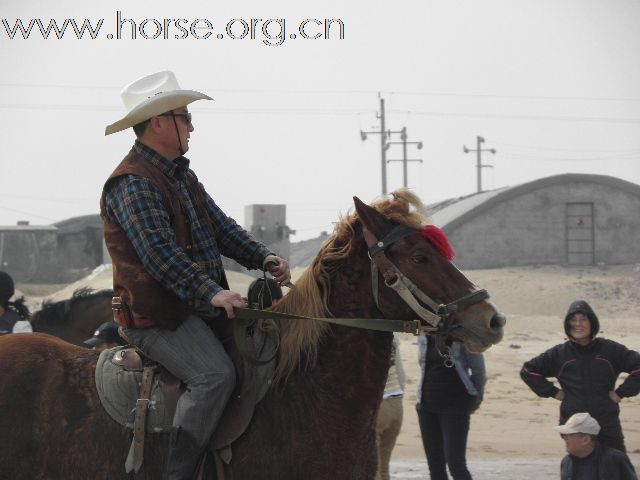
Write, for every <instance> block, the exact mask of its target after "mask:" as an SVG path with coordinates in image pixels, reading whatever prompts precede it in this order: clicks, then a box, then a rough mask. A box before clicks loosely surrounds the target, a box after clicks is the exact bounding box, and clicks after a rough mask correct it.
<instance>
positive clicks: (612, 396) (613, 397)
mask: <svg viewBox="0 0 640 480" xmlns="http://www.w3.org/2000/svg"><path fill="white" fill-rule="evenodd" d="M609 398H610V399H611V401H613V403H620V402H621V401H622V399H621V398H620V395H618V394H617V393H616V392H615V391H614V390H611V391H610V392H609Z"/></svg>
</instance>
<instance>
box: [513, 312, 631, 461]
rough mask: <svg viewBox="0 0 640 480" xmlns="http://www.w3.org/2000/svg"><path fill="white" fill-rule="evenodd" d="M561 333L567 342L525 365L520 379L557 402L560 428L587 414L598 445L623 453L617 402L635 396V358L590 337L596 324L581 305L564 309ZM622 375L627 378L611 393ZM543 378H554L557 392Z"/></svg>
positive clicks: (619, 346)
mask: <svg viewBox="0 0 640 480" xmlns="http://www.w3.org/2000/svg"><path fill="white" fill-rule="evenodd" d="M564 330H565V332H566V334H567V337H568V340H567V341H566V342H565V343H563V344H560V345H556V346H555V347H553V348H551V349H549V350H547V351H546V352H544V353H542V354H541V355H538V356H537V357H535V358H533V359H531V360H529V361H528V362H525V363H524V365H523V367H522V370H521V371H520V377H521V378H522V380H524V382H525V383H526V384H527V385H528V386H529V388H531V390H533V391H534V392H535V393H536V394H537V395H538V396H540V397H549V398H551V397H552V398H555V399H557V400H559V401H560V402H562V403H561V404H560V423H564V422H566V421H567V419H568V418H569V417H570V416H571V415H573V414H575V413H578V412H588V413H589V414H591V415H592V416H593V417H594V418H595V419H596V420H597V421H598V423H599V424H600V427H601V430H600V433H599V435H598V440H599V441H600V442H601V443H602V444H603V445H606V446H609V447H612V448H616V449H618V450H621V451H623V452H625V451H626V448H625V445H624V435H623V433H622V426H621V425H620V406H619V403H620V400H621V399H622V398H626V397H632V396H634V395H637V394H638V393H639V392H640V354H639V353H638V352H636V351H633V350H629V349H628V348H627V347H625V346H624V345H622V344H620V343H617V342H614V341H613V340H608V339H604V338H596V335H597V333H598V331H599V330H600V322H599V320H598V317H597V316H596V314H595V313H594V311H593V309H592V308H591V306H589V304H588V303H587V302H585V301H584V300H578V301H575V302H573V303H572V304H571V305H570V307H569V310H568V312H567V315H566V316H565V320H564ZM622 372H626V373H628V374H629V376H628V377H627V379H626V380H625V381H624V382H623V383H622V384H621V385H620V386H619V387H618V388H615V385H616V380H617V379H618V376H619V375H620V373H622ZM548 377H555V378H556V379H557V380H558V382H559V383H560V387H561V388H558V387H556V386H555V385H554V384H553V383H552V382H551V381H549V380H548V379H547V378H548Z"/></svg>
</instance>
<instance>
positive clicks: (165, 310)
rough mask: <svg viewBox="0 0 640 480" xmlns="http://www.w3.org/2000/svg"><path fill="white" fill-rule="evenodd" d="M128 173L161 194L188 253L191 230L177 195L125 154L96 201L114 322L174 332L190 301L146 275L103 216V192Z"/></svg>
mask: <svg viewBox="0 0 640 480" xmlns="http://www.w3.org/2000/svg"><path fill="white" fill-rule="evenodd" d="M131 174H133V175H138V176H141V177H144V178H146V179H148V180H149V181H151V183H153V185H154V186H155V187H156V188H158V190H159V191H160V192H161V193H162V196H163V198H164V202H165V205H166V207H167V211H168V212H169V215H170V217H171V226H172V227H173V230H174V232H175V235H176V243H177V244H178V246H179V247H181V248H182V249H183V250H184V251H185V252H187V254H188V253H189V252H190V250H191V243H192V241H191V230H190V228H189V223H188V221H187V217H186V215H185V213H184V211H183V210H182V207H181V205H180V201H179V196H178V192H177V191H176V190H175V188H174V187H172V185H171V183H170V182H169V179H168V178H167V177H166V176H165V175H164V174H163V173H162V172H161V171H160V170H159V169H157V168H156V167H154V166H153V165H152V164H151V163H150V162H149V161H148V160H146V159H144V158H143V157H141V156H140V155H139V154H137V153H135V152H134V151H133V150H132V151H131V152H129V154H128V155H127V156H126V157H125V158H124V160H122V162H121V163H120V165H118V167H117V168H116V169H115V170H114V172H113V173H112V174H111V176H110V177H109V178H108V179H107V181H106V183H105V186H104V189H103V191H102V197H101V199H100V214H101V216H102V220H103V224H104V239H105V243H106V245H107V250H108V251H109V254H110V255H111V260H112V263H113V290H114V296H116V297H121V299H122V308H120V309H114V319H115V320H116V322H117V323H118V324H120V325H123V326H127V327H135V328H148V327H152V326H162V327H167V328H171V329H175V328H177V327H178V325H180V324H181V323H182V322H183V321H184V320H185V319H186V318H187V316H188V315H189V314H190V313H191V311H192V308H191V305H190V302H187V301H184V300H181V299H180V298H179V297H178V296H177V295H176V294H175V293H173V292H172V291H170V290H168V289H166V288H165V287H163V286H162V285H161V284H160V283H159V282H158V281H157V280H156V279H154V278H153V277H152V276H151V275H150V274H149V273H148V272H147V270H146V269H145V267H144V265H143V264H142V262H141V261H140V258H139V257H138V254H137V253H136V251H135V249H134V247H133V244H132V243H131V242H130V241H129V239H128V238H127V235H126V234H125V232H124V231H123V230H122V229H121V228H120V226H118V225H117V224H115V223H113V222H111V221H110V220H109V219H108V218H107V216H106V205H105V193H106V192H107V191H108V188H109V187H110V185H111V183H112V182H113V180H114V179H115V178H118V177H121V176H123V175H131ZM187 177H188V178H187V179H186V181H187V184H188V186H189V190H190V191H192V192H194V193H195V190H199V188H201V187H200V186H199V184H198V182H197V179H196V178H194V177H193V176H191V175H188V176H187ZM192 187H193V188H192ZM198 194H200V192H199V191H198ZM197 196H198V197H200V195H197Z"/></svg>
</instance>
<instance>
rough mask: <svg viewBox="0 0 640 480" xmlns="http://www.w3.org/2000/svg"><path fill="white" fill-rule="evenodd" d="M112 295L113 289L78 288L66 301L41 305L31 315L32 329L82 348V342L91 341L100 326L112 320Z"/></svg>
mask: <svg viewBox="0 0 640 480" xmlns="http://www.w3.org/2000/svg"><path fill="white" fill-rule="evenodd" d="M112 296H113V291H112V290H98V291H94V290H92V289H90V288H80V289H78V290H76V291H74V292H73V295H72V296H71V298H69V299H67V300H61V301H59V302H44V304H43V305H42V308H41V309H40V310H38V311H37V312H36V313H34V314H33V315H32V316H31V327H32V328H33V331H34V332H40V333H48V334H49V335H53V336H55V337H58V338H61V339H62V340H64V341H66V342H69V343H73V344H74V345H80V346H84V345H83V343H82V342H84V341H85V340H86V339H88V338H91V336H92V335H93V332H95V331H96V329H97V328H98V327H99V326H100V325H102V324H103V323H104V322H109V321H111V320H113V312H112V311H111V297H112Z"/></svg>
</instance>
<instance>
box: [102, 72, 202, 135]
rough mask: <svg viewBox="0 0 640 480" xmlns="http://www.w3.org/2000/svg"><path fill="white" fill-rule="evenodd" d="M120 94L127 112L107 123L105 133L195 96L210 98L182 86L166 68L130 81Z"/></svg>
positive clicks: (146, 118) (191, 99)
mask: <svg viewBox="0 0 640 480" xmlns="http://www.w3.org/2000/svg"><path fill="white" fill-rule="evenodd" d="M120 96H121V97H122V102H123V103H124V106H125V108H126V109H127V112H128V113H127V114H126V115H125V116H124V117H122V118H121V119H120V120H118V121H117V122H115V123H112V124H111V125H108V126H107V128H106V129H105V131H104V134H105V135H111V134H112V133H116V132H120V131H122V130H125V129H127V128H129V127H133V126H134V125H137V124H138V123H140V122H144V121H145V120H149V119H150V118H151V117H155V116H156V115H161V114H163V113H165V112H168V111H171V110H174V109H176V108H180V107H184V106H185V105H189V104H190V103H192V102H195V101H196V100H213V98H211V97H210V96H208V95H205V94H204V93H200V92H196V91H195V90H182V89H181V88H180V85H178V80H177V79H176V76H175V75H174V73H173V72H169V71H165V72H158V73H152V74H151V75H147V76H146V77H142V78H140V79H138V80H136V81H135V82H133V83H130V84H129V85H127V86H126V87H124V88H123V89H122V92H120Z"/></svg>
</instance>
